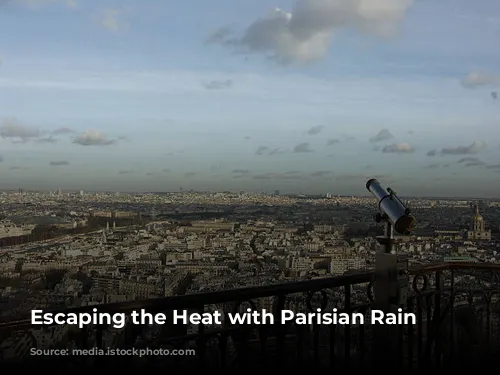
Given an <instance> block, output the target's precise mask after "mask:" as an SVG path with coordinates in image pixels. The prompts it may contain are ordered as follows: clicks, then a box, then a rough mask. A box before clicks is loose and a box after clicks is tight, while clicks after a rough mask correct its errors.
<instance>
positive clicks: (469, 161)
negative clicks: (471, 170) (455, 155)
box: [457, 156, 479, 163]
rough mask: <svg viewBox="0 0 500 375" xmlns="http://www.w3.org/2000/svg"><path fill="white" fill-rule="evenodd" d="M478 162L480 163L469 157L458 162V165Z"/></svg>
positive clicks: (476, 159)
mask: <svg viewBox="0 0 500 375" xmlns="http://www.w3.org/2000/svg"><path fill="white" fill-rule="evenodd" d="M476 161H479V159H478V158H474V157H470V156H468V157H465V158H462V159H460V160H459V161H457V163H472V162H476Z"/></svg>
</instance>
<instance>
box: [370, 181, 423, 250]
mask: <svg viewBox="0 0 500 375" xmlns="http://www.w3.org/2000/svg"><path fill="white" fill-rule="evenodd" d="M366 188H367V189H368V191H369V192H370V193H372V194H373V196H374V197H375V198H377V200H378V208H379V211H380V212H379V213H377V214H376V215H375V221H376V222H377V223H380V222H385V223H386V230H385V236H384V238H383V239H382V238H379V242H380V243H381V244H383V245H385V247H386V252H387V253H390V252H391V250H392V244H393V238H394V231H396V232H397V233H399V234H402V235H408V234H410V233H411V232H412V231H413V229H414V228H415V224H416V219H415V217H413V216H412V215H411V214H410V209H409V208H407V207H406V206H405V205H404V203H403V202H402V201H401V199H399V198H398V196H397V195H396V192H395V191H394V190H392V189H391V188H387V189H384V188H383V187H382V185H380V182H378V180H377V179H375V178H372V179H370V180H368V182H367V183H366Z"/></svg>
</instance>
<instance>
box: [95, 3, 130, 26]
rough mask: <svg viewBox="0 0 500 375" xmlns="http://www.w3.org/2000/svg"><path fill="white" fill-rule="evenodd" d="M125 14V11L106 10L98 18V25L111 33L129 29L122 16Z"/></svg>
mask: <svg viewBox="0 0 500 375" xmlns="http://www.w3.org/2000/svg"><path fill="white" fill-rule="evenodd" d="M122 14H123V11H121V10H120V9H116V8H110V9H104V10H103V11H102V12H100V13H99V14H98V15H97V17H96V21H97V23H98V24H99V25H100V26H101V27H103V28H105V29H107V30H110V31H114V32H116V31H120V30H123V29H125V28H126V27H127V24H126V23H125V22H123V21H122V19H121V18H120V16H121V15H122Z"/></svg>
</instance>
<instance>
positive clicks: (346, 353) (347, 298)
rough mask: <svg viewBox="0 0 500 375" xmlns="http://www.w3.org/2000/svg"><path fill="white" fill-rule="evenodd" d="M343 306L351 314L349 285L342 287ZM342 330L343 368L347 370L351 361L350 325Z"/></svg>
mask: <svg viewBox="0 0 500 375" xmlns="http://www.w3.org/2000/svg"><path fill="white" fill-rule="evenodd" d="M344 306H345V310H346V312H348V313H351V312H352V308H351V285H350V284H346V285H344ZM343 328H344V337H345V342H344V360H345V368H349V365H350V361H351V325H350V324H347V325H344V326H343Z"/></svg>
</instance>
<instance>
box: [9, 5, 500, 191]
mask: <svg viewBox="0 0 500 375" xmlns="http://www.w3.org/2000/svg"><path fill="white" fill-rule="evenodd" d="M0 35H2V38H0V59H1V65H0V155H1V160H2V162H1V163H0V174H1V177H2V178H1V186H0V188H18V187H22V188H25V189H57V188H63V189H77V190H79V189H83V190H120V191H131V190H134V191H136V190H140V191H151V190H153V191H172V190H178V189H179V188H180V187H182V188H183V189H184V190H187V189H207V190H240V189H241V190H249V191H273V190H274V189H280V190H281V191H289V192H306V193H326V192H330V193H332V194H360V193H365V192H364V182H365V180H366V178H369V177H372V176H378V177H380V179H381V181H382V182H383V183H384V184H391V185H392V186H393V187H394V188H396V190H398V192H401V194H408V195H453V196H455V195H459V196H464V195H466V196H484V197H495V196H497V195H498V193H497V192H498V191H500V189H499V188H500V137H499V135H500V126H499V125H500V124H499V122H500V99H498V98H497V94H496V92H497V90H498V91H500V88H499V86H500V64H499V62H500V50H499V49H498V40H499V38H500V2H497V1H495V0H478V1H477V2H473V1H466V0H442V1H439V2H436V1H430V0H418V1H411V0H356V1H355V0H302V1H300V0H299V1H298V2H295V1H282V0H273V1H271V0H239V1H227V0H224V1H219V0H214V1H210V2H208V1H201V0H197V1H186V2H180V1H153V0H141V1H139V0H127V1H123V0H122V1H118V0H116V1H108V0H99V1H97V0H85V1H83V0H74V1H72V0H0ZM377 135H378V136H377ZM431 151H432V152H431ZM428 154H429V155H433V156H429V155H428ZM478 182H479V183H478Z"/></svg>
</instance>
